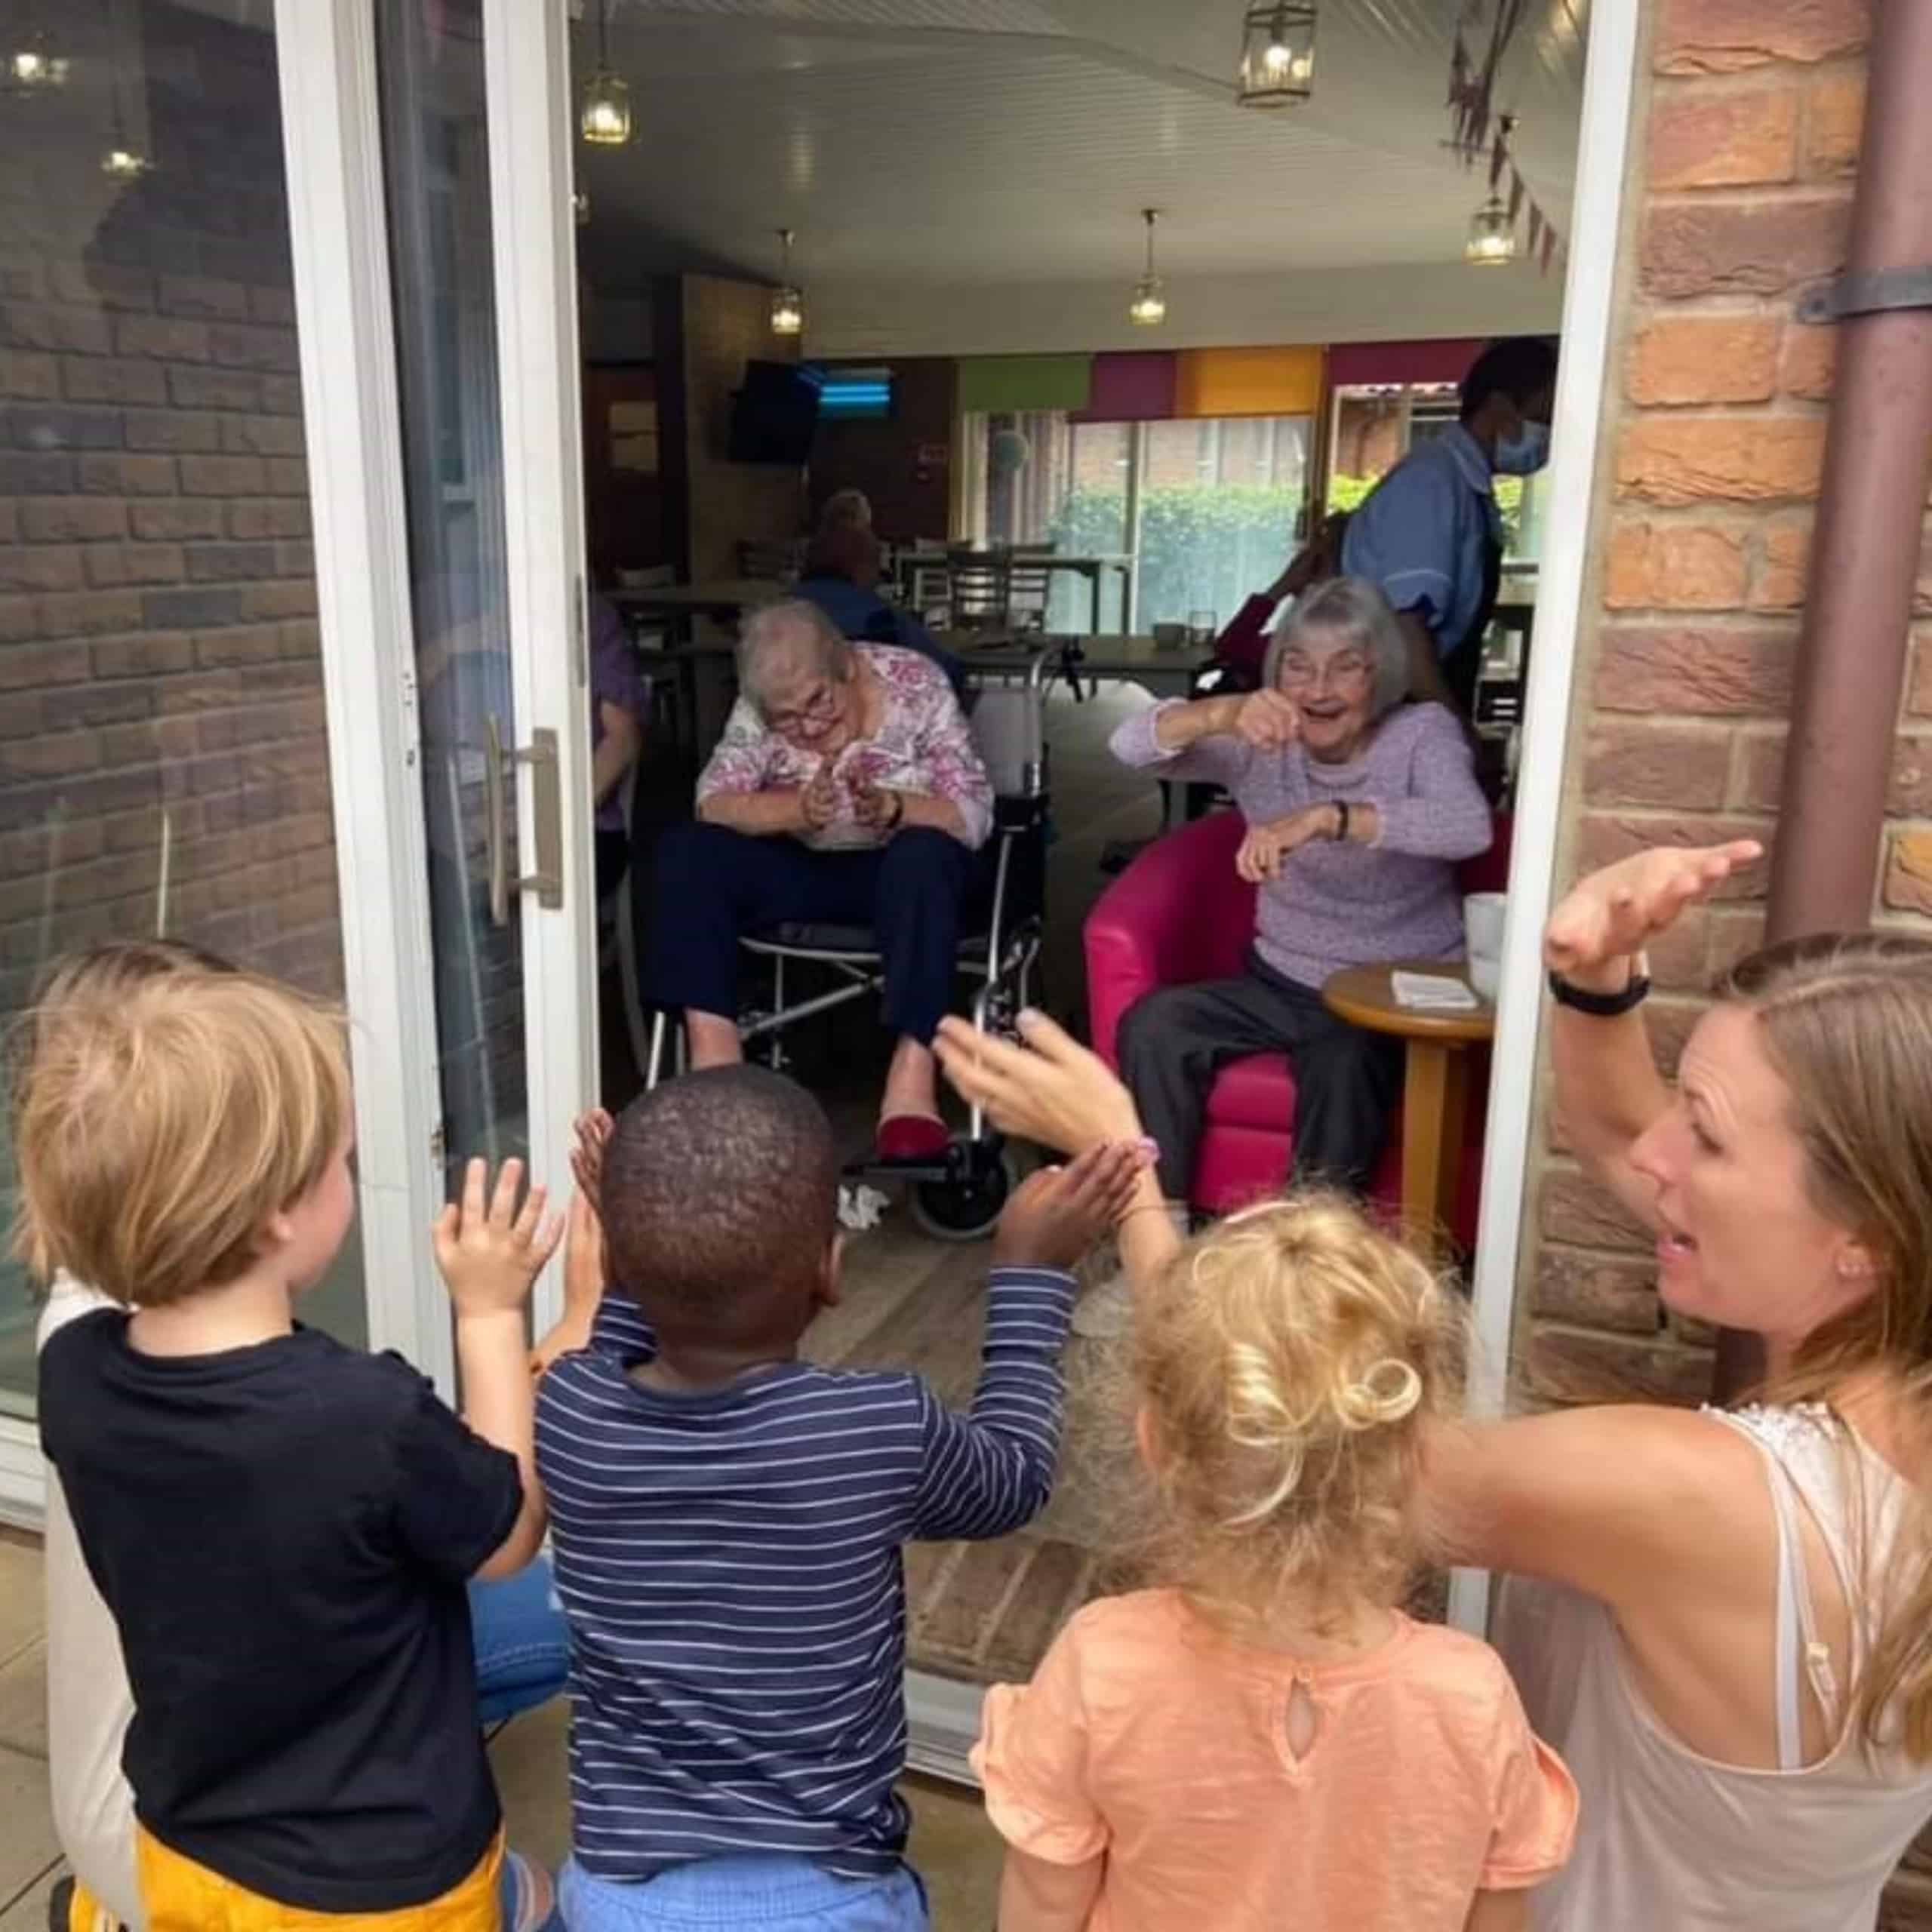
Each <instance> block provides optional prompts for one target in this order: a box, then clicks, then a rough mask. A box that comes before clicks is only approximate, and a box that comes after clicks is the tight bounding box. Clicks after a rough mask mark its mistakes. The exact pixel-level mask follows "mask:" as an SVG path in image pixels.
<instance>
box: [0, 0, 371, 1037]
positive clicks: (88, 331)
mask: <svg viewBox="0 0 1932 1932" xmlns="http://www.w3.org/2000/svg"><path fill="white" fill-rule="evenodd" d="M113 18H114V20H117V21H119V23H120V25H121V26H122V29H123V30H124V32H125V30H126V29H128V28H130V27H131V26H134V25H135V24H136V23H138V26H139V29H140V30H139V32H138V33H137V34H134V35H131V37H129V38H127V39H126V40H125V42H124V43H123V44H122V45H120V46H119V47H118V48H117V47H116V45H115V43H114V42H112V40H110V39H109V38H108V25H107V23H106V21H105V20H103V21H102V22H101V23H96V21H95V18H94V15H93V14H88V13H85V12H76V13H75V15H74V17H73V20H72V29H73V30H72V33H71V34H69V35H68V36H67V38H66V41H63V45H71V48H72V53H73V55H74V58H75V66H74V78H73V79H72V81H71V82H70V83H69V86H68V87H67V88H66V89H65V90H63V91H62V92H61V93H60V94H59V95H57V96H56V97H53V98H51V99H48V100H36V101H32V102H29V103H19V102H10V103H9V104H8V111H7V113H6V115H5V118H4V120H0V1014H5V1012H8V1011H12V1010H14V1008H16V1007H17V1005H18V1004H20V1000H21V998H22V997H23V992H24V989H25V987H26V984H27V983H29V980H31V978H32V975H33V974H35V971H37V970H38V968H39V966H40V965H41V964H42V962H43V961H44V960H45V958H47V957H48V956H49V955H51V954H54V953H57V952H60V951H61V950H63V949H65V948H66V947H68V946H71V945H72V944H74V943H77V942H80V941H83V940H91V939H95V938H99V937H105V936H107V935H110V934H124V933H137V932H150V933H151V932H152V931H155V928H156V924H157V920H158V917H159V916H161V915H162V911H163V900H164V894H165V919H166V924H167V929H168V931H169V932H171V933H172V934H175V935H177V936H182V937H190V938H192V939H195V940H199V941H201V942H202V943H205V944H208V945H210V946H215V947H217V948H219V949H222V950H223V951H226V952H230V953H233V954H235V955H240V956H242V957H245V958H247V959H248V960H249V961H251V962H253V963H256V964H260V965H263V966H265V967H266V968H269V970H272V971H276V972H278V973H283V974H288V975H289V976H290V977H294V978H295V979H297V980H302V981H303V982H306V983H309V984H310V985H312V986H318V987H321V988H329V989H332V988H334V987H336V986H337V985H338V983H339V981H340V971H341V967H340V936H339V927H338V914H337V900H336V876H335V859H334V835H333V829H332V826H331V816H330V800H329V785H328V771H327V765H326V758H325V740H324V737H323V731H322V725H323V716H322V696H321V669H320V661H319V657H318V636H317V632H316V626H315V584H314V580H313V575H312V558H311V553H310V549H309V541H308V538H309V508H308V501H307V497H306V488H307V478H306V469H305V466H304V463H303V454H302V423H301V417H300V408H301V400H300V391H299V388H298V384H297V376H296V373H295V372H296V367H297V361H296V343H295V332H294V312H293V306H292V303H291V294H290V272H289V261H288V237H287V230H286V225H285V216H284V211H283V205H282V173H281V131H280V126H279V122H278V116H277V108H276V102H277V94H276V82H275V66H274V50H273V43H272V39H271V38H270V37H269V35H266V34H265V33H250V32H241V31H238V30H236V29H234V28H232V27H230V26H226V25H224V24H223V23H219V22H217V21H216V20H214V19H212V18H211V17H208V15H205V14H197V13H193V12H189V11H186V10H177V9H175V8H169V7H165V6H153V5H150V6H147V7H145V8H141V9H140V10H138V15H136V14H129V15H128V17H127V18H126V19H125V20H124V19H122V14H121V11H120V10H116V11H115V14H114V16H113ZM115 57H118V58H119V59H120V60H122V61H123V62H124V63H125V66H126V68H127V69H128V70H129V71H130V74H131V84H130V85H129V87H128V100H129V103H130V114H129V119H130V123H131V127H132V128H134V130H135V131H137V133H138V134H140V136H141V137H143V138H144V139H145V140H146V142H147V143H148V144H149V147H150V149H151V152H152V153H153V154H154V155H155V159H156V161H157V162H158V166H157V167H156V168H155V171H154V172H153V173H152V174H150V175H149V176H148V177H146V178H145V179H143V180H140V181H138V182H137V183H133V184H131V185H129V184H122V183H116V182H115V181H113V180H109V178H108V177H105V176H104V175H103V174H102V173H101V171H100V152H101V150H102V149H103V146H104V145H105V142H106V128H107V126H108V122H109V110H108V107H107V104H106V94H105V87H106V76H107V75H108V74H109V72H110V66H111V62H112V60H113V59H115Z"/></svg>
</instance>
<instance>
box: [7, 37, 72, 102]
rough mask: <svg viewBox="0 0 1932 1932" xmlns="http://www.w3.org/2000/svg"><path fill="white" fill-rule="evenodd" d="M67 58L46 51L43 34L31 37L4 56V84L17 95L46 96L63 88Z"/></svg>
mask: <svg viewBox="0 0 1932 1932" xmlns="http://www.w3.org/2000/svg"><path fill="white" fill-rule="evenodd" d="M68 64H69V63H68V60H67V57H66V55H65V54H53V53H50V52H49V51H48V45H47V36H46V35H45V34H44V33H30V34H29V35H27V36H26V38H25V39H23V40H22V41H21V42H20V44H19V45H17V47H16V48H14V51H13V52H12V53H11V54H8V56H7V81H8V85H9V87H10V88H11V89H12V90H13V91H14V92H15V93H17V94H45V92H46V91H48V89H49V88H57V87H63V86H65V85H66V80H67V72H68Z"/></svg>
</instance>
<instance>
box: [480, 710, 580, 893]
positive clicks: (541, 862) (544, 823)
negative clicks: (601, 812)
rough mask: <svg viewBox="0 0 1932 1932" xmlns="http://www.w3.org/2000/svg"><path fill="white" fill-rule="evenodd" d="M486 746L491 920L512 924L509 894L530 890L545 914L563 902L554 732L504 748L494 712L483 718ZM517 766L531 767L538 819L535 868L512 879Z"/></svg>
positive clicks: (533, 734)
mask: <svg viewBox="0 0 1932 1932" xmlns="http://www.w3.org/2000/svg"><path fill="white" fill-rule="evenodd" d="M483 729H484V735H485V738H486V739H487V740H488V749H487V752H486V753H485V759H484V765H483V793H484V813H483V819H484V832H485V845H486V847H487V848H488V858H489V869H490V920H491V924H493V925H498V926H506V925H508V924H509V922H510V894H512V892H534V893H535V894H536V895H537V904H538V905H540V906H542V907H543V908H544V909H545V910H546V912H555V911H556V910H557V909H558V908H559V907H560V906H561V905H562V904H563V903H564V815H563V800H562V797H561V793H560V792H559V789H558V758H557V734H556V733H555V732H554V731H533V732H531V734H530V743H528V745H527V746H524V747H523V748H522V749H520V750H519V749H516V748H515V747H514V746H505V744H504V743H503V727H502V725H501V724H499V723H498V722H497V714H496V713H495V712H494V711H492V712H486V713H485V715H484V719H483ZM519 764H524V765H528V767H529V768H530V777H531V787H532V789H531V809H532V814H533V816H534V819H535V822H536V831H537V869H536V870H535V871H534V872H526V873H525V874H524V875H523V876H522V877H521V878H511V877H510V864H509V775H510V774H511V772H512V771H514V770H515V768H516V767H517V766H518V765H519Z"/></svg>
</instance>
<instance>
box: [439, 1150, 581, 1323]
mask: <svg viewBox="0 0 1932 1932" xmlns="http://www.w3.org/2000/svg"><path fill="white" fill-rule="evenodd" d="M489 1177H490V1169H489V1164H488V1161H483V1160H481V1159H477V1160H472V1161H471V1162H470V1163H469V1166H468V1167H467V1168H465V1169H464V1171H463V1198H462V1199H461V1201H460V1202H459V1201H451V1202H450V1204H448V1206H447V1207H445V1208H444V1210H443V1211H442V1212H441V1214H438V1216H437V1217H436V1225H435V1230H434V1238H435V1245H436V1266H437V1267H438V1269H439V1270H440V1271H441V1274H442V1277H443V1280H444V1282H445V1284H446V1285H447V1287H448V1289H449V1291H450V1300H451V1301H453V1302H454V1303H455V1304H456V1312H457V1314H458V1315H495V1314H501V1313H505V1312H509V1313H514V1312H516V1311H518V1309H521V1308H522V1306H523V1305H524V1304H525V1303H526V1302H527V1301H528V1300H529V1299H530V1290H531V1284H532V1283H533V1282H534V1281H535V1280H536V1279H537V1276H538V1275H539V1274H540V1273H541V1272H543V1264H544V1263H546V1261H548V1260H549V1258H550V1257H551V1255H552V1253H553V1252H554V1251H555V1248H556V1245H557V1241H558V1236H559V1235H561V1233H562V1232H563V1223H562V1221H561V1219H560V1218H559V1217H558V1216H556V1215H555V1214H545V1213H544V1211H543V1208H544V1204H545V1201H546V1198H547V1195H546V1190H545V1189H543V1188H542V1187H540V1186H538V1187H533V1188H532V1189H531V1190H530V1192H529V1193H528V1195H525V1198H524V1201H523V1205H522V1207H521V1208H520V1209H519V1208H518V1205H517V1195H518V1192H520V1191H521V1188H522V1186H523V1163H522V1162H521V1161H516V1160H510V1161H505V1162H504V1163H503V1165H502V1167H501V1168H499V1169H498V1170H497V1185H496V1188H495V1189H494V1192H489V1191H488V1186H487V1184H488V1180H489ZM486 1193H487V1195H488V1199H487V1204H486V1199H485V1196H486Z"/></svg>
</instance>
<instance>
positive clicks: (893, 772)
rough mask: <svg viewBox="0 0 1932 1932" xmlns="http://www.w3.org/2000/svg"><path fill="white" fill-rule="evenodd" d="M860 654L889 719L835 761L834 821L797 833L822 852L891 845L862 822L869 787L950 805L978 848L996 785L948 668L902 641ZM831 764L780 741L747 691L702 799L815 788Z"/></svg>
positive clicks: (702, 780) (703, 782) (715, 755)
mask: <svg viewBox="0 0 1932 1932" xmlns="http://www.w3.org/2000/svg"><path fill="white" fill-rule="evenodd" d="M852 648H853V650H854V651H856V652H857V654H858V655H859V656H860V657H862V658H863V660H865V662H866V665H867V666H869V669H871V671H872V675H874V676H875V678H878V681H879V684H880V686H881V688H882V689H883V690H884V694H885V712H884V716H883V717H882V718H881V719H880V721H879V727H878V731H877V733H876V734H875V735H874V736H872V737H869V738H855V739H854V740H853V741H852V742H851V743H850V744H848V746H846V747H845V748H844V750H842V751H841V752H838V754H837V755H836V756H835V758H833V759H832V782H833V783H834V784H835V786H836V787H837V789H838V801H839V809H838V814H837V815H836V816H835V817H834V818H833V819H832V823H830V824H829V825H827V826H823V827H822V828H821V829H819V830H817V831H816V832H804V833H802V834H800V835H799V837H800V838H801V841H802V842H803V843H804V844H808V845H810V846H811V847H812V848H814V850H817V851H847V850H851V849H854V848H858V847H862V846H868V845H877V844H881V843H883V842H884V841H883V835H881V833H880V832H877V831H875V829H873V828H872V827H871V826H866V825H861V824H860V823H859V822H858V815H857V802H856V798H855V793H856V792H857V789H860V788H864V787H869V788H871V789H874V790H878V791H891V792H912V793H915V794H916V795H920V796H922V797H925V798H944V799H946V800H948V801H949V802H950V803H951V804H952V806H953V808H954V809H955V811H957V812H958V814H959V817H960V819H961V821H962V823H963V826H964V829H963V831H962V832H961V833H960V834H959V835H958V836H959V837H960V838H961V842H962V843H963V844H966V845H968V846H970V847H972V848H974V849H975V850H977V848H979V847H980V846H981V845H983V844H985V843H986V835H987V833H988V832H990V831H991V830H992V818H993V788H992V780H989V778H988V777H987V776H986V767H985V766H984V765H983V764H981V763H980V754H979V753H978V752H977V751H976V750H975V749H974V746H973V737H972V733H971V731H969V730H968V728H967V724H966V714H965V712H963V711H961V709H960V708H959V700H958V699H957V698H956V697H954V696H953V694H952V686H951V685H949V684H948V683H947V682H946V674H945V672H943V671H941V670H940V669H939V668H938V667H937V666H936V665H934V663H932V662H931V660H930V659H928V658H925V657H921V656H920V654H918V652H917V651H902V650H901V649H900V648H899V647H898V646H897V645H887V644H855V645H853V647H852ZM821 762H822V759H821V757H820V754H819V753H817V752H808V751H804V750H801V749H800V748H799V747H798V746H796V745H795V744H793V743H792V742H791V741H790V740H789V739H787V738H783V737H780V735H779V734H777V732H776V731H773V730H772V729H771V728H770V727H769V726H768V724H766V723H765V721H764V719H763V718H761V717H760V716H759V715H758V711H757V709H756V707H755V706H754V705H753V704H752V702H751V700H749V698H747V697H743V695H740V697H739V699H738V701H737V703H736V704H734V706H732V707H731V716H730V717H729V718H728V719H726V721H725V724H724V736H723V737H721V738H720V739H719V740H718V749H716V750H715V751H714V752H712V754H711V758H710V761H709V763H708V764H706V766H705V768H704V770H703V772H702V773H701V774H700V776H699V778H698V781H697V802H698V803H699V804H700V805H702V804H703V803H704V801H705V800H706V799H707V798H710V797H711V796H712V795H713V794H714V793H716V792H777V791H785V790H789V789H794V788H796V787H798V786H805V785H808V784H810V783H811V781H812V780H813V779H814V777H816V776H817V773H818V768H819V766H820V763H821Z"/></svg>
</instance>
